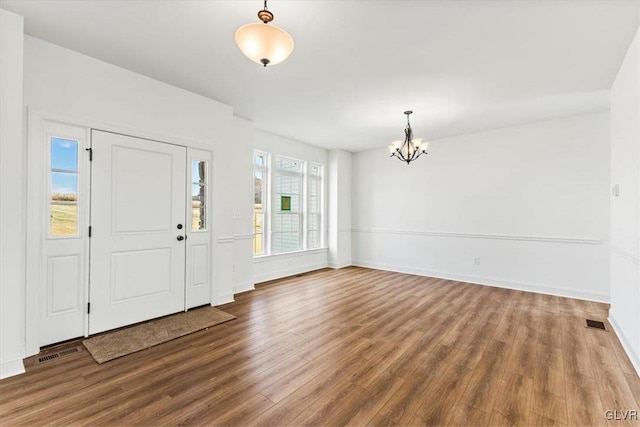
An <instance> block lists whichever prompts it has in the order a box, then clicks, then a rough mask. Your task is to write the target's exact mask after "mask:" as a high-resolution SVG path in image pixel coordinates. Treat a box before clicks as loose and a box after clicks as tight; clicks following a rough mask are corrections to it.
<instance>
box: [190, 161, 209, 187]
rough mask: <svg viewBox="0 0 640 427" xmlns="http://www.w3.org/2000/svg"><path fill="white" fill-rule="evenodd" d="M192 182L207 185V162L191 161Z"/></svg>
mask: <svg viewBox="0 0 640 427" xmlns="http://www.w3.org/2000/svg"><path fill="white" fill-rule="evenodd" d="M191 182H192V183H194V184H203V185H204V184H206V183H207V162H205V161H203V160H192V161H191Z"/></svg>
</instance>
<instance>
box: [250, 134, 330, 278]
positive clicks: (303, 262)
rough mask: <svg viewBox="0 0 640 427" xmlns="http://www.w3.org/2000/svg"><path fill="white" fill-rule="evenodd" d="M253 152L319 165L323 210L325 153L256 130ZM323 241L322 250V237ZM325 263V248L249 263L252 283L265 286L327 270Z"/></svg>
mask: <svg viewBox="0 0 640 427" xmlns="http://www.w3.org/2000/svg"><path fill="white" fill-rule="evenodd" d="M254 148H255V149H256V150H261V151H266V152H268V153H271V154H274V155H276V154H279V155H282V156H287V157H292V158H294V159H299V160H305V161H308V162H317V163H321V164H323V165H324V167H325V175H324V176H325V182H324V189H325V191H324V201H325V206H326V200H327V194H328V192H327V187H328V186H327V182H326V176H327V174H326V170H327V165H328V152H327V150H325V149H323V148H318V147H315V146H313V145H308V144H304V143H302V142H299V141H294V140H292V139H288V138H284V137H281V136H278V135H274V134H271V133H268V132H263V131H260V130H256V131H255V133H254ZM325 212H326V210H325ZM324 241H325V246H326V241H327V239H326V237H325V239H324ZM327 262H328V261H327V249H326V248H323V249H317V250H311V251H303V252H294V253H289V254H279V255H269V256H264V257H258V258H254V260H253V277H254V281H255V283H260V282H265V281H268V280H274V279H277V278H280V277H286V276H291V275H294V274H298V273H303V272H305V271H310V270H317V269H319V268H324V267H326V266H327Z"/></svg>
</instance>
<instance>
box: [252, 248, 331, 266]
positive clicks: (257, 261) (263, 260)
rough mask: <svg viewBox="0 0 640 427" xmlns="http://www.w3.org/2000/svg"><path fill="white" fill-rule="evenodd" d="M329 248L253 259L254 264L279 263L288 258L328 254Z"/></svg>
mask: <svg viewBox="0 0 640 427" xmlns="http://www.w3.org/2000/svg"><path fill="white" fill-rule="evenodd" d="M327 250H328V248H318V249H304V250H301V251H292V252H284V253H280V254H271V255H257V256H254V257H253V263H254V264H257V263H261V262H268V261H277V260H279V259H288V258H298V257H301V256H306V255H315V254H321V253H326V252H327Z"/></svg>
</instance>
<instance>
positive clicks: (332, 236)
mask: <svg viewBox="0 0 640 427" xmlns="http://www.w3.org/2000/svg"><path fill="white" fill-rule="evenodd" d="M351 162H352V159H351V153H350V152H348V151H344V150H331V151H329V166H328V172H329V173H328V174H327V175H328V184H329V205H328V210H329V221H328V242H329V244H328V246H329V267H332V268H341V267H346V266H349V265H351Z"/></svg>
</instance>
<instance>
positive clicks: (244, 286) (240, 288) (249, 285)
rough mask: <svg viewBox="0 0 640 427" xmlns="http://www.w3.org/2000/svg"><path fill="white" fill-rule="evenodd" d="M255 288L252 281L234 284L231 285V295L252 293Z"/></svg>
mask: <svg viewBox="0 0 640 427" xmlns="http://www.w3.org/2000/svg"><path fill="white" fill-rule="evenodd" d="M255 288H256V287H255V286H254V284H253V282H252V281H247V282H241V283H236V284H235V285H233V294H234V295H235V294H241V293H243V292H249V291H253V290H254V289H255Z"/></svg>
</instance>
